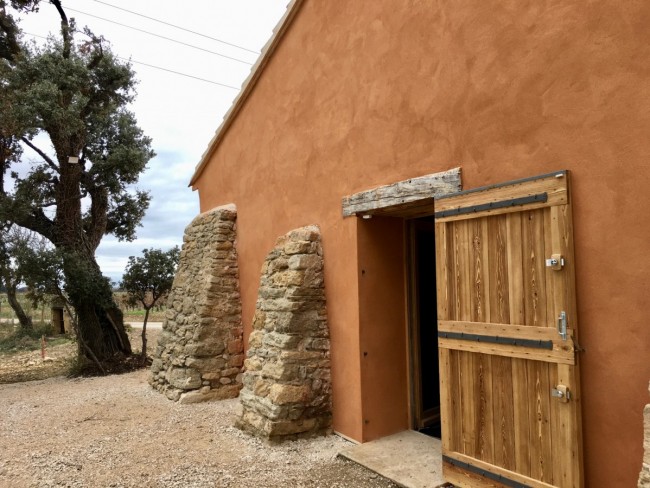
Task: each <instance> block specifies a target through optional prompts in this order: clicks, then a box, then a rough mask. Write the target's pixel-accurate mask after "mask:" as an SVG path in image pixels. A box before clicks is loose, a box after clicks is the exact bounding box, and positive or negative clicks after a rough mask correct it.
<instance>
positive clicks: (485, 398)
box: [472, 354, 494, 464]
mask: <svg viewBox="0 0 650 488" xmlns="http://www.w3.org/2000/svg"><path fill="white" fill-rule="evenodd" d="M472 361H473V366H474V378H475V381H474V401H475V402H476V403H477V408H476V421H475V427H474V429H475V431H476V449H475V452H476V457H477V458H478V459H480V460H482V461H485V462H488V463H490V464H492V463H493V462H494V396H493V393H492V356H491V355H489V354H472Z"/></svg>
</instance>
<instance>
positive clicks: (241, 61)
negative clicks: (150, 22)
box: [50, 4, 253, 66]
mask: <svg viewBox="0 0 650 488" xmlns="http://www.w3.org/2000/svg"><path fill="white" fill-rule="evenodd" d="M50 5H51V4H50ZM66 10H69V11H71V12H77V13H79V14H82V15H87V16H88V17H93V18H95V19H99V20H103V21H105V22H110V23H111V24H116V25H121V26H122V27H126V28H127V29H132V30H135V31H138V32H142V33H144V34H148V35H150V36H154V37H159V38H160V39H165V40H166V41H170V42H175V43H177V44H182V45H183V46H187V47H191V48H193V49H198V50H199V51H204V52H206V53H210V54H214V55H215V56H221V57H222V58H226V59H230V60H232V61H237V62H238V63H243V64H247V65H249V66H252V65H253V63H249V62H248V61H244V60H243V59H238V58H233V57H231V56H226V55H225V54H221V53H218V52H216V51H210V50H209V49H204V48H202V47H199V46H195V45H193V44H188V43H186V42H182V41H177V40H176V39H172V38H171V37H165V36H161V35H160V34H155V33H153V32H149V31H146V30H144V29H138V28H137V27H133V26H130V25H126V24H122V23H120V22H116V21H114V20H110V19H107V18H104V17H100V16H98V15H94V14H89V13H88V12H83V11H81V10H76V9H74V8H70V7H66Z"/></svg>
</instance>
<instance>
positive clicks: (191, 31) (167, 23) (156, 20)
mask: <svg viewBox="0 0 650 488" xmlns="http://www.w3.org/2000/svg"><path fill="white" fill-rule="evenodd" d="M93 1H94V2H97V3H101V4H103V5H107V6H109V7H112V8H115V9H118V10H122V11H124V12H128V13H130V14H133V15H138V16H139V17H144V18H145V19H149V20H153V21H154V22H158V23H160V24H165V25H168V26H170V27H173V28H175V29H179V30H182V31H185V32H189V33H191V34H195V35H197V36H201V37H205V38H206V39H210V40H212V41H217V42H220V43H222V44H227V45H228V46H232V47H236V48H238V49H243V50H244V51H248V52H249V53H253V54H259V51H254V50H252V49H248V48H246V47H243V46H239V45H237V44H232V43H230V42H226V41H222V40H221V39H217V38H216V37H211V36H208V35H206V34H201V33H200V32H196V31H193V30H190V29H186V28H185V27H181V26H179V25H175V24H171V23H169V22H165V21H164V20H160V19H155V18H153V17H149V16H148V15H144V14H141V13H138V12H134V11H133V10H128V9H125V8H122V7H118V6H117V5H112V4H110V3H107V2H102V1H101V0H93ZM66 8H67V7H66ZM68 10H71V9H68Z"/></svg>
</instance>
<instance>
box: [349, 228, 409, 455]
mask: <svg viewBox="0 0 650 488" xmlns="http://www.w3.org/2000/svg"><path fill="white" fill-rule="evenodd" d="M356 220H357V223H358V231H357V244H358V260H359V310H360V316H359V330H360V339H359V340H360V346H361V384H362V385H364V388H363V389H362V392H361V393H362V396H361V403H362V415H363V426H364V429H363V437H362V440H363V441H364V442H365V441H370V440H373V439H377V438H379V437H383V436H385V435H389V434H393V433H395V432H400V431H402V430H405V429H408V428H410V425H409V415H408V414H409V403H408V399H409V391H408V385H409V381H408V367H407V366H408V356H407V340H406V338H407V333H406V330H407V325H406V307H405V303H406V286H405V285H406V284H405V274H404V265H405V259H406V258H405V256H404V220H403V219H397V218H390V217H384V218H382V217H373V218H372V219H370V220H363V219H356Z"/></svg>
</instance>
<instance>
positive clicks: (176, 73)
mask: <svg viewBox="0 0 650 488" xmlns="http://www.w3.org/2000/svg"><path fill="white" fill-rule="evenodd" d="M116 58H117V59H121V60H122V61H128V62H129V63H135V64H141V65H142V66H147V67H149V68H155V69H159V70H161V71H167V72H168V73H173V74H175V75H179V76H185V77H187V78H193V79H195V80H199V81H205V82H206V83H212V84H213V85H219V86H223V87H225V88H231V89H233V90H237V91H239V88H237V87H236V86H232V85H226V84H225V83H219V82H218V81H212V80H206V79H205V78H199V77H198V76H194V75H188V74H186V73H181V72H180V71H174V70H172V69H168V68H162V67H160V66H154V65H153V64H148V63H143V62H142V61H136V60H135V59H127V58H123V57H121V56H116Z"/></svg>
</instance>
